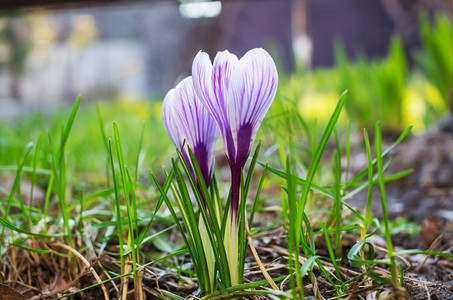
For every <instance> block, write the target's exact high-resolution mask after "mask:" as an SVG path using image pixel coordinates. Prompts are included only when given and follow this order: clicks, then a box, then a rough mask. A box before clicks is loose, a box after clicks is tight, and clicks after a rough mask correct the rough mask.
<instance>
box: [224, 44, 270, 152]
mask: <svg viewBox="0 0 453 300" xmlns="http://www.w3.org/2000/svg"><path fill="white" fill-rule="evenodd" d="M277 83H278V74H277V68H276V67H275V63H274V61H273V59H272V57H271V56H270V55H269V54H268V53H267V52H266V51H265V50H263V49H261V48H256V49H252V50H250V51H248V52H247V53H246V54H245V55H244V56H243V57H242V58H241V59H240V61H239V63H238V64H237V66H236V68H235V70H234V72H233V75H232V76H231V80H230V84H229V87H228V99H229V103H228V119H229V122H230V126H231V132H232V135H233V137H234V140H235V145H236V150H237V151H238V150H245V149H239V148H238V145H239V144H240V145H241V148H243V147H244V146H245V145H246V144H247V143H248V144H249V147H248V149H247V155H248V152H249V151H250V146H251V144H252V141H253V140H254V138H255V136H256V133H257V131H258V128H259V126H260V125H261V122H262V121H263V119H264V116H265V115H266V113H267V111H268V110H269V107H270V106H271V104H272V101H273V99H274V96H275V92H276V90H277ZM243 133H245V134H243ZM239 137H242V138H244V139H249V140H248V141H238V138H239ZM241 152H242V151H241Z"/></svg>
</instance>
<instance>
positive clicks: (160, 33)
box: [145, 0, 293, 93]
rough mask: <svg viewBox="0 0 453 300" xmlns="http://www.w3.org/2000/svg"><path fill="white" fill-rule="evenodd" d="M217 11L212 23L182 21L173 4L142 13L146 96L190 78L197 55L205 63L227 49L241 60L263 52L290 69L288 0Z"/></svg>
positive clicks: (234, 3)
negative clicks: (255, 50) (252, 52)
mask: <svg viewBox="0 0 453 300" xmlns="http://www.w3.org/2000/svg"><path fill="white" fill-rule="evenodd" d="M222 4H223V5H222V12H221V14H220V15H219V16H218V17H217V18H212V19H206V18H205V19H185V18H183V17H182V16H181V15H180V14H179V11H178V7H177V6H176V5H171V4H164V3H162V4H157V5H155V6H156V7H155V9H154V10H150V11H149V12H148V14H147V18H146V22H145V28H147V29H148V30H146V33H145V36H146V38H145V41H146V44H147V48H148V49H149V50H148V53H149V59H148V63H147V66H148V70H149V71H148V72H149V75H150V76H149V82H150V88H151V92H157V93H162V92H165V91H167V90H168V89H169V88H170V87H171V86H174V85H175V84H176V83H177V82H178V81H179V80H180V79H181V78H183V77H184V76H188V75H190V72H191V65H192V60H193V58H194V57H195V55H196V54H197V53H198V51H200V50H203V51H205V52H207V53H208V54H209V55H210V57H211V59H213V58H214V56H215V54H216V53H217V52H218V51H223V50H225V49H228V50H229V51H230V52H232V53H234V54H236V55H237V56H238V57H241V56H243V55H244V54H245V52H247V51H248V50H250V49H252V48H255V47H264V48H266V49H267V50H269V51H270V52H271V53H272V54H273V55H274V56H277V57H276V58H277V59H278V60H279V61H280V62H281V63H282V67H283V69H284V70H286V71H287V72H290V71H291V70H292V68H293V62H292V52H291V51H292V50H291V18H290V16H291V1H290V0H258V1H247V0H244V1H239V0H237V1H231V2H227V1H224V2H222Z"/></svg>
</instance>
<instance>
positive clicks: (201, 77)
mask: <svg viewBox="0 0 453 300" xmlns="http://www.w3.org/2000/svg"><path fill="white" fill-rule="evenodd" d="M238 61H239V60H238V58H237V57H236V55H234V54H231V53H229V52H228V51H227V50H225V51H222V52H218V53H217V55H216V57H215V58H214V64H212V63H211V61H210V60H209V56H208V54H207V53H205V52H201V51H200V52H199V53H198V54H197V55H196V56H195V59H194V61H193V65H192V75H193V78H194V79H193V82H194V88H195V91H196V92H197V94H198V96H199V97H200V99H201V101H202V102H203V103H204V105H205V106H206V108H207V109H208V110H209V112H210V113H211V115H212V117H213V118H214V119H215V120H216V122H217V125H218V126H219V128H220V132H221V134H222V139H223V142H224V144H225V148H226V154H227V156H228V158H230V157H233V156H234V151H235V150H234V145H233V138H232V136H231V130H230V124H229V121H228V85H229V82H230V77H231V74H232V73H233V70H234V68H235V67H236V65H237V63H238Z"/></svg>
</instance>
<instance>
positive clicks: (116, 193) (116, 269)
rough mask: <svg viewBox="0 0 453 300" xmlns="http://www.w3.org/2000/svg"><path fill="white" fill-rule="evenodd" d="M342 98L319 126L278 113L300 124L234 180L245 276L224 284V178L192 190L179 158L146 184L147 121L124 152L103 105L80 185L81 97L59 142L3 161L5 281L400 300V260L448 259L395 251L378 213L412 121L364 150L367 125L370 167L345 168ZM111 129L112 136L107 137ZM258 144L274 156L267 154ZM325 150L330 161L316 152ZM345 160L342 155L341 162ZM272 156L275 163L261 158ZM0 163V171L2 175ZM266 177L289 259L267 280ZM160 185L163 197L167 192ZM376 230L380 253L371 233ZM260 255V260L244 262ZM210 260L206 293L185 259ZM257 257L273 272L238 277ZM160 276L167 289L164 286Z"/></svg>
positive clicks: (108, 290) (112, 289) (159, 293)
mask: <svg viewBox="0 0 453 300" xmlns="http://www.w3.org/2000/svg"><path fill="white" fill-rule="evenodd" d="M346 101H347V100H346V95H343V96H342V98H340V100H339V101H338V104H337V107H336V109H335V110H334V113H333V114H332V117H331V119H330V121H329V122H328V124H326V125H325V126H322V125H319V124H309V123H307V122H305V120H304V119H303V118H302V116H301V115H299V114H298V113H295V114H294V115H292V116H293V117H292V118H291V119H289V120H287V121H288V130H289V129H290V128H289V127H291V128H293V129H294V128H297V132H295V134H294V135H292V136H291V138H289V137H288V136H285V139H281V140H280V141H278V142H276V143H275V145H276V146H275V145H271V147H274V149H278V151H277V155H271V156H267V157H266V156H263V155H262V154H261V156H260V154H259V153H260V151H259V149H260V148H266V147H268V145H266V144H265V143H262V144H260V145H259V146H258V148H257V149H256V150H255V152H254V153H253V155H252V156H251V158H250V160H249V163H248V167H247V168H246V170H247V172H245V174H244V176H243V178H242V180H241V181H242V184H241V195H242V196H241V204H240V209H239V212H240V214H241V216H240V218H239V219H240V220H241V221H240V223H239V226H240V230H239V232H240V233H241V236H240V238H239V241H240V243H241V244H240V246H239V249H240V252H239V256H240V258H241V261H243V262H244V263H243V265H242V266H240V267H241V268H243V270H244V272H245V276H246V279H247V280H244V282H243V283H240V284H238V285H236V286H230V285H229V281H228V279H229V278H228V272H229V268H228V266H227V260H226V254H225V252H226V249H225V248H224V243H223V241H222V238H223V237H224V233H225V232H224V230H225V224H226V220H225V219H226V216H225V215H222V213H221V211H222V209H223V207H225V206H226V205H228V203H224V202H223V201H221V200H220V199H228V198H227V197H224V198H222V195H225V194H226V193H227V192H228V186H227V185H226V184H224V182H223V181H222V180H221V179H216V178H214V181H213V184H212V185H211V187H210V188H208V187H206V186H205V185H203V184H201V189H199V188H198V187H197V185H196V182H195V180H194V178H193V177H192V176H191V172H190V170H189V168H188V166H187V164H186V163H185V162H184V160H183V159H182V157H181V153H178V156H177V158H176V159H174V160H172V163H171V167H170V169H169V171H166V172H165V174H164V175H161V174H158V173H156V174H155V175H154V176H153V183H154V184H152V185H147V184H146V183H145V184H144V183H142V182H141V180H140V178H141V173H142V171H143V170H145V169H147V168H146V167H144V166H143V164H146V160H143V159H142V158H141V157H142V156H143V153H144V152H145V150H146V149H145V148H144V147H145V145H146V143H145V142H144V140H145V139H146V136H147V133H146V131H145V130H144V129H143V128H146V126H144V127H142V130H141V131H140V130H139V134H138V135H137V137H138V138H137V140H136V141H135V147H134V144H129V143H128V144H127V145H128V147H124V145H125V144H124V141H123V140H122V138H121V137H122V136H121V135H120V133H123V134H124V131H122V129H121V126H119V125H118V124H117V123H114V124H109V125H108V126H109V127H108V128H109V129H108V130H105V128H107V127H106V124H105V123H104V120H103V118H102V113H101V110H99V112H98V118H97V120H96V124H98V125H99V126H100V128H99V135H100V136H101V137H102V141H101V143H102V144H103V146H102V147H104V154H105V155H104V157H103V158H104V160H103V161H102V164H103V165H104V168H105V170H106V172H104V174H106V175H105V177H106V178H109V179H108V180H105V181H104V184H103V185H100V186H99V185H97V186H93V185H85V186H84V185H81V184H80V183H78V184H79V186H80V187H81V188H74V185H75V184H74V182H73V178H74V174H73V172H74V169H73V166H72V165H71V164H72V163H73V161H72V160H70V159H68V157H70V156H71V155H72V154H71V153H70V152H68V151H67V150H68V148H67V146H68V143H69V142H70V140H71V137H72V134H74V133H75V132H72V130H74V129H75V128H80V127H78V126H76V124H77V122H78V121H77V111H78V107H79V103H80V99H78V100H77V101H76V102H75V105H74V108H73V110H72V111H71V113H70V114H69V117H68V118H67V121H66V122H65V124H66V125H64V126H62V127H61V131H60V132H59V134H58V135H56V137H55V136H54V135H53V134H52V133H51V134H48V135H47V136H49V138H47V139H46V138H44V137H45V136H46V135H45V134H42V135H40V136H38V137H37V139H36V143H28V144H27V143H24V144H25V147H23V149H22V150H21V155H20V158H19V159H18V163H17V166H16V167H15V168H14V169H13V170H14V174H13V175H14V176H13V177H14V184H13V187H12V188H11V189H10V190H4V189H3V190H0V193H1V196H0V201H1V202H2V206H1V207H0V210H1V212H2V216H1V217H0V225H1V227H2V229H1V230H2V234H1V237H0V238H1V243H0V244H1V253H2V264H3V270H5V271H4V273H2V276H3V278H2V280H4V281H7V282H8V283H16V284H17V286H21V284H22V283H25V284H29V285H32V284H33V282H32V278H33V277H30V276H29V275H28V274H30V275H35V274H37V273H35V272H37V271H36V270H40V272H43V273H42V274H43V275H42V276H41V277H42V280H44V281H45V282H44V283H46V284H49V286H50V284H51V283H52V281H53V280H55V277H54V275H53V274H46V273H45V271H44V270H46V268H47V269H49V268H50V269H52V270H57V271H59V272H61V273H60V274H61V275H60V276H61V278H63V279H64V280H65V282H66V283H67V284H66V285H61V286H59V288H60V289H54V290H48V291H38V290H39V287H38V286H34V288H33V289H32V290H30V291H29V292H28V294H27V296H28V295H38V294H39V293H41V292H43V293H46V294H45V295H46V296H47V297H49V298H52V299H62V298H65V297H70V296H74V295H77V294H82V293H83V294H85V295H90V293H94V294H95V293H97V294H98V295H102V296H101V297H104V298H106V299H107V298H109V297H118V298H122V299H125V297H127V295H126V294H128V293H135V295H136V297H137V298H138V299H141V298H143V297H144V295H145V294H146V295H147V296H150V297H169V298H171V299H180V298H181V297H182V296H181V295H183V292H182V291H183V286H184V284H183V282H184V283H185V285H186V287H187V290H184V291H185V292H184V293H185V294H184V297H185V296H188V295H190V294H192V295H195V296H198V295H200V290H201V289H204V290H206V291H209V292H208V293H205V295H204V297H205V298H206V299H216V298H222V297H223V298H224V297H249V296H252V295H264V296H267V297H271V298H272V297H273V298H280V299H285V298H292V299H300V298H304V297H305V298H309V297H310V296H311V295H312V294H314V295H315V296H316V297H321V296H323V295H325V294H326V293H328V294H329V295H334V296H335V297H348V296H349V297H355V296H356V297H363V298H365V297H366V296H367V295H369V294H370V293H372V292H376V297H379V294H381V295H383V296H384V295H385V294H386V293H387V296H388V297H390V295H394V296H395V297H404V296H405V295H406V293H405V290H404V287H405V286H406V284H407V282H408V281H411V278H410V277H408V276H406V275H405V273H404V270H403V269H402V266H401V264H400V259H399V257H404V256H407V255H413V254H424V255H433V256H438V257H440V258H445V259H453V257H452V255H451V254H448V253H444V252H438V251H431V250H429V251H428V250H418V249H409V250H403V251H395V249H394V248H393V240H392V223H391V222H390V220H389V217H388V214H387V213H386V203H387V199H386V190H385V187H386V184H387V183H388V182H390V181H394V180H397V179H399V178H401V177H403V176H406V175H408V174H409V173H410V170H408V171H403V172H399V173H396V174H388V171H386V170H387V169H388V167H389V165H390V164H391V150H392V149H394V148H395V147H396V146H397V145H398V144H399V143H400V142H401V141H402V140H403V139H404V138H405V137H407V136H408V134H409V133H410V130H411V128H407V129H406V130H404V131H403V132H402V134H401V135H400V137H399V138H398V139H397V140H396V141H395V142H394V143H393V144H392V145H391V146H390V147H389V148H387V149H385V150H383V149H382V135H381V127H380V124H379V123H378V124H377V125H376V131H375V133H374V143H373V144H374V149H375V150H374V153H375V154H374V157H373V148H372V145H371V144H372V143H371V141H370V139H369V136H368V133H367V131H366V130H365V131H364V145H363V146H364V151H365V152H366V153H367V166H365V167H364V168H363V169H362V170H361V171H359V172H358V173H357V174H348V172H347V171H346V170H348V169H349V167H348V164H349V163H348V162H349V161H350V160H351V159H352V158H351V157H350V155H351V145H349V141H350V138H349V137H348V136H349V134H350V133H349V130H347V132H346V138H345V142H343V141H342V136H341V134H340V132H341V131H340V130H341V129H339V128H338V126H337V125H336V122H337V120H338V118H339V115H340V113H341V110H342V107H343V106H344V103H345V102H346ZM322 128H324V129H323V130H322ZM110 129H111V130H110ZM318 131H319V132H320V133H322V134H319V135H318V133H317V132H318ZM110 132H112V133H113V134H112V135H111V136H109V134H110ZM301 132H302V133H301ZM307 136H308V138H307ZM332 136H333V137H332ZM299 138H301V139H299ZM302 139H303V140H302ZM264 140H265V141H268V140H267V139H264ZM56 141H58V143H57V142H56ZM301 141H302V142H301ZM50 143H52V145H49V144H50ZM304 147H305V148H304ZM50 149H55V150H54V151H51V150H50ZM332 149H333V150H332ZM263 152H265V153H270V151H269V150H267V151H266V150H265V151H261V153H263ZM301 153H303V155H301ZM329 154H331V159H323V158H326V156H327V155H329ZM85 155H88V154H85ZM43 156H46V157H49V158H50V162H51V163H49V164H48V165H47V167H43V165H42V162H41V158H42V157H43ZM345 156H346V160H344V159H343V160H342V159H341V158H342V157H343V158H344V157H345ZM264 157H266V159H269V160H270V163H269V164H267V163H266V162H264V161H262V160H263V158H264ZM191 159H192V164H193V166H195V173H196V177H195V178H197V179H198V182H201V183H202V182H203V181H202V180H201V177H202V174H201V171H200V170H199V168H198V166H197V164H196V161H195V159H194V157H193V155H191ZM344 161H346V166H344V165H343V162H344ZM256 164H258V165H261V166H263V167H264V171H263V173H262V174H260V175H259V176H256V175H254V174H255V171H256V168H255V167H256ZM275 164H277V166H270V165H275ZM278 166H281V167H278ZM2 168H3V167H0V170H2V171H5V169H2ZM8 170H10V169H8ZM98 171H99V170H96V172H98ZM216 175H218V174H216ZM25 177H29V178H30V182H31V186H30V189H31V190H32V192H31V193H30V195H33V189H36V188H38V187H37V184H38V183H39V184H40V185H41V186H42V182H43V181H45V182H46V184H44V187H46V188H47V189H46V191H47V193H46V197H45V202H44V203H43V206H42V207H41V206H40V205H39V204H38V203H36V202H35V201H33V199H32V200H31V201H29V202H28V203H27V202H26V201H24V199H22V193H20V192H21V191H22V190H23V186H22V179H24V178H25ZM219 178H221V176H219ZM269 185H271V186H275V185H280V186H282V191H281V194H277V195H275V192H274V194H272V196H274V198H275V197H280V198H281V201H282V205H281V212H273V213H272V216H273V219H274V220H277V219H280V221H276V222H275V223H274V224H275V225H273V227H272V228H274V227H276V228H278V229H279V230H281V231H282V232H284V234H283V235H281V237H280V240H279V241H278V243H279V245H284V246H285V247H286V249H285V248H284V247H280V248H277V247H276V248H272V249H274V250H273V251H276V253H278V254H279V255H280V256H282V257H287V258H288V259H287V260H286V259H282V261H283V263H284V267H283V268H282V269H281V270H283V271H281V272H280V273H277V274H275V273H272V272H271V269H272V268H271V266H272V262H271V261H264V258H265V251H263V249H261V248H260V246H259V244H255V243H253V242H259V240H258V236H257V235H256V234H257V233H260V234H266V231H267V230H269V228H253V226H254V224H255V222H254V220H258V221H259V220H260V213H261V212H263V211H265V210H266V201H264V200H265V199H266V198H265V197H266V196H268V194H267V193H269V191H268V190H267V188H269ZM377 190H379V194H380V199H373V191H377ZM169 191H171V193H172V195H173V197H170V196H168V194H169ZM252 191H253V192H252ZM361 191H364V192H365V194H366V196H365V197H366V199H367V201H366V204H365V205H364V208H363V210H362V209H358V208H354V207H352V206H351V205H350V204H349V203H348V202H349V199H351V198H352V197H356V196H357V195H358V194H359V193H360V192H361ZM203 199H205V200H209V201H206V202H207V203H208V205H207V211H205V212H203V211H202V210H200V209H199V207H200V206H203V205H204V204H203ZM193 200H195V201H196V206H194V205H193ZM379 200H380V203H381V207H382V210H383V217H382V219H381V220H378V219H377V218H375V217H374V216H373V214H372V212H371V203H372V202H373V201H379ZM163 203H166V206H167V208H166V207H165V206H164V205H163ZM167 209H168V210H167ZM184 212H187V213H190V214H193V215H194V216H196V215H198V216H199V218H200V220H202V222H204V224H205V227H206V229H205V230H206V236H207V237H208V239H209V241H210V245H211V246H212V251H213V253H214V256H215V261H208V259H207V256H206V252H205V251H206V250H205V248H204V247H203V246H202V244H203V242H202V240H201V235H202V234H201V233H200V228H202V227H200V224H199V223H198V222H197V223H194V222H193V221H191V220H189V219H188V218H187V216H185V213H184ZM175 220H176V222H175ZM176 228H179V231H181V232H184V233H185V234H186V235H193V240H194V241H197V244H194V245H191V244H190V242H186V245H188V246H184V245H183V244H182V243H181V239H187V236H184V235H183V236H181V237H179V236H178V235H177V234H175V231H176V230H175V229H176ZM249 229H250V230H249ZM197 231H198V233H197ZM351 234H352V235H353V236H354V237H355V238H356V242H354V243H352V244H349V245H348V246H349V247H350V248H348V247H344V243H345V236H346V235H351ZM378 234H380V235H383V236H384V237H385V240H386V249H385V251H384V250H382V248H380V247H378V246H377V245H375V244H374V243H373V241H372V240H371V239H370V237H372V236H373V235H378ZM273 238H275V237H273ZM250 241H252V243H250ZM320 241H323V242H322V243H321V242H320ZM250 245H255V247H256V249H255V250H256V251H254V253H255V257H254V259H251V257H250V256H248V255H247V251H246V250H247V247H249V246H250ZM269 247H270V246H269ZM172 250H173V252H172ZM187 255H190V256H191V257H192V260H193V261H192V263H187V260H186V258H187ZM21 256H23V257H27V259H28V260H29V261H33V262H34V264H32V263H28V264H21V263H19V260H18V259H17V258H18V257H21ZM378 257H379V258H378ZM260 258H261V259H260ZM246 260H247V261H248V262H247V263H245V261H246ZM261 260H262V261H263V262H262V263H261V262H260V263H252V262H253V261H261ZM210 263H211V264H212V263H214V265H215V270H216V274H217V276H216V277H215V283H214V284H216V285H217V286H218V289H217V290H215V291H214V289H211V288H210V286H209V285H211V284H212V283H211V281H210V280H211V279H208V278H209V277H208V276H206V275H207V273H203V274H196V276H195V272H196V270H197V269H196V268H194V267H193V265H194V264H201V265H204V266H205V268H206V270H207V268H208V264H210ZM255 265H257V266H259V267H261V268H262V273H263V274H265V275H266V274H267V275H269V276H268V277H267V276H265V275H263V276H262V277H261V278H262V279H256V278H253V280H252V281H249V279H251V278H252V277H249V276H248V273H249V270H250V268H251V267H252V266H255ZM202 269H203V268H202ZM156 272H158V273H159V275H157V274H156ZM153 274H155V275H153ZM150 278H151V279H150ZM195 278H197V280H195ZM178 280H179V281H178ZM288 280H289V282H288ZM168 282H173V283H174V285H168V284H166V283H168ZM286 283H288V284H286ZM411 283H413V282H412V281H411ZM273 284H274V285H275V286H274V285H273ZM172 286H173V288H172ZM174 286H180V288H175V287H174ZM197 287H200V290H198V289H197ZM309 287H310V288H309ZM187 291H188V292H187Z"/></svg>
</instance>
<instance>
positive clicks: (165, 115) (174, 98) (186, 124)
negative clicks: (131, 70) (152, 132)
mask: <svg viewBox="0 0 453 300" xmlns="http://www.w3.org/2000/svg"><path fill="white" fill-rule="evenodd" d="M162 120H163V123H164V126H165V129H166V130H167V133H168V135H169V136H170V139H171V140H172V142H173V143H174V144H175V146H176V147H178V148H179V149H181V152H182V155H183V157H184V160H185V161H186V163H187V165H188V166H189V168H190V169H191V172H192V175H193V176H194V178H195V174H194V171H193V167H192V164H191V162H190V159H189V155H188V151H187V149H186V148H185V147H184V148H183V145H184V141H185V144H186V145H188V146H189V147H190V149H192V151H193V153H194V156H195V158H196V160H197V163H198V165H199V167H200V170H201V173H202V174H203V179H204V181H205V183H206V185H207V186H209V183H210V181H211V178H212V174H213V170H214V162H215V160H214V159H215V156H214V146H215V142H216V140H217V138H218V136H219V130H218V128H217V125H216V123H215V121H214V119H213V118H212V117H211V115H210V114H209V112H208V110H206V109H205V107H204V106H203V104H202V103H201V102H200V101H199V99H198V97H197V94H196V93H195V91H194V88H193V84H192V77H191V76H189V77H187V78H185V79H184V80H182V81H181V82H180V83H179V84H178V85H177V86H176V87H175V88H174V89H171V90H170V91H169V92H168V93H167V95H166V96H165V98H164V102H163V104H162Z"/></svg>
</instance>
